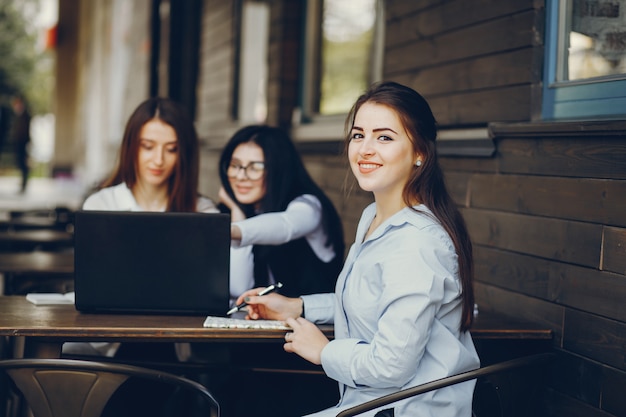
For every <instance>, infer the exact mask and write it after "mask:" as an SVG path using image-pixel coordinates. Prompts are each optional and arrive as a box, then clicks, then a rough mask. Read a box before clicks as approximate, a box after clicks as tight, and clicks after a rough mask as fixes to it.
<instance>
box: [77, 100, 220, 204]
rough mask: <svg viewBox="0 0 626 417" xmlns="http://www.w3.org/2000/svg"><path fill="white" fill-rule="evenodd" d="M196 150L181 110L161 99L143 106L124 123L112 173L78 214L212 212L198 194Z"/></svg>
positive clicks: (191, 130) (207, 201) (193, 133)
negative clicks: (117, 156) (81, 212)
mask: <svg viewBox="0 0 626 417" xmlns="http://www.w3.org/2000/svg"><path fill="white" fill-rule="evenodd" d="M198 147H199V146H198V137H197V135H196V130H195V128H194V126H193V122H192V121H191V119H190V117H189V116H188V114H187V112H186V111H185V109H184V108H182V106H181V105H179V104H178V103H176V102H174V101H173V100H171V99H168V98H161V97H155V98H151V99H148V100H146V101H144V102H143V103H141V104H140V105H139V106H138V107H137V109H136V110H135V111H134V112H133V114H132V115H131V116H130V118H129V120H128V122H127V124H126V129H125V131H124V138H123V140H122V144H121V147H120V154H119V158H118V165H117V168H116V169H115V171H114V173H113V175H111V177H110V178H109V179H107V180H106V181H105V182H104V183H103V184H102V186H101V187H100V188H101V189H100V190H99V191H98V192H96V193H95V194H93V195H91V196H89V197H88V198H87V200H86V201H85V203H84V205H83V209H85V210H129V211H177V212H193V211H197V212H217V209H216V207H215V205H214V204H213V202H212V201H211V200H210V199H208V198H206V197H202V196H199V195H198V172H199V150H198Z"/></svg>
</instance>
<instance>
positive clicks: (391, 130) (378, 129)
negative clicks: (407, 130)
mask: <svg viewBox="0 0 626 417" xmlns="http://www.w3.org/2000/svg"><path fill="white" fill-rule="evenodd" d="M352 129H356V130H359V131H361V132H362V131H363V128H362V127H359V126H352ZM387 130H388V131H390V132H393V133H395V134H396V135H397V134H398V132H396V131H395V130H393V129H392V128H390V127H379V128H376V129H374V130H373V132H384V131H387Z"/></svg>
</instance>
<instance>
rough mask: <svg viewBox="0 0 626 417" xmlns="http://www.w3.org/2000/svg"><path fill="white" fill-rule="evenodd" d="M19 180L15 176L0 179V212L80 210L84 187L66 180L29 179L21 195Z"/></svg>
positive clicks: (76, 182) (73, 181)
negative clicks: (51, 209)
mask: <svg viewBox="0 0 626 417" xmlns="http://www.w3.org/2000/svg"><path fill="white" fill-rule="evenodd" d="M19 189H20V179H19V177H15V176H3V177H0V211H8V210H30V209H42V208H54V207H59V206H64V207H68V208H70V209H72V210H76V209H78V208H80V206H81V205H82V201H83V198H84V195H85V187H84V186H82V185H81V184H80V183H79V182H78V181H76V180H73V179H67V178H58V179H57V178H55V179H52V178H31V179H30V180H29V181H28V185H27V187H26V191H25V192H24V193H23V194H21V193H19Z"/></svg>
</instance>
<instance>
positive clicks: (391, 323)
mask: <svg viewBox="0 0 626 417" xmlns="http://www.w3.org/2000/svg"><path fill="white" fill-rule="evenodd" d="M414 208H415V209H417V210H418V211H415V210H412V209H411V208H408V207H407V208H405V209H403V210H401V211H400V212H398V213H396V214H395V215H394V216H392V217H391V218H389V219H387V221H385V222H384V223H383V224H382V225H380V226H379V227H378V228H377V229H376V230H375V231H374V233H372V234H371V235H370V236H369V237H368V238H367V239H366V240H365V241H364V236H365V233H366V231H367V229H368V228H369V225H370V224H371V222H372V220H373V218H374V216H375V214H376V207H375V204H374V203H373V204H372V205H370V206H368V207H367V208H366V209H365V210H364V212H363V215H362V216H361V220H360V222H359V225H358V228H357V233H356V240H355V243H354V244H353V245H352V247H351V248H350V252H349V253H348V257H347V259H346V262H345V265H344V268H343V271H342V272H341V274H340V276H339V278H338V280H337V286H336V289H335V293H334V294H315V295H307V296H303V297H302V298H303V299H304V306H305V312H306V318H307V319H309V320H312V321H313V322H315V323H331V322H333V323H334V327H335V338H334V340H332V341H331V342H330V343H329V344H328V345H326V347H325V348H324V350H323V351H322V367H323V368H324V371H325V372H326V374H327V375H328V376H329V377H330V378H332V379H335V380H336V381H338V382H339V390H340V394H341V399H340V401H339V404H337V405H336V406H335V407H331V408H329V409H326V410H323V411H320V412H319V413H315V414H313V415H314V416H316V417H321V416H335V415H336V414H337V413H338V412H339V411H341V410H343V409H345V408H348V407H352V406H354V405H357V404H361V403H363V402H365V401H368V400H371V399H374V398H377V397H380V396H382V395H386V394H390V393H392V392H396V391H398V390H401V389H404V388H409V387H412V386H416V385H419V384H422V383H425V382H429V381H432V380H434V379H438V378H443V377H445V376H448V375H453V374H456V373H459V372H463V371H467V370H470V369H474V368H477V367H478V366H479V365H480V363H479V359H478V355H477V353H476V350H475V348H474V344H473V342H472V338H471V336H470V334H469V332H461V331H460V330H459V325H460V322H461V313H462V304H461V298H460V295H461V282H460V278H459V273H458V258H457V255H456V251H455V249H454V245H453V243H452V240H451V239H450V237H449V236H448V234H447V233H446V232H445V230H444V229H443V227H442V226H441V225H440V224H439V223H438V221H437V220H436V219H435V218H434V216H432V213H431V212H430V210H428V208H426V207H425V206H424V205H419V206H416V207H414ZM474 385H475V382H474V381H469V382H465V383H462V384H457V385H455V386H451V387H447V388H443V389H440V390H436V391H434V392H430V393H427V394H423V395H421V396H418V397H414V398H411V399H407V400H404V401H401V402H398V403H395V404H394V405H393V407H394V408H395V416H396V417H404V416H407V417H408V416H411V417H413V416H420V417H427V416H437V417H445V416H449V417H452V416H466V417H470V416H471V414H472V412H471V406H472V394H473V390H474ZM390 407H391V406H387V407H383V409H384V408H390ZM378 411H379V410H378ZM376 412H377V410H373V411H372V412H370V413H367V414H364V416H366V415H367V416H373V415H374V414H375V413H376Z"/></svg>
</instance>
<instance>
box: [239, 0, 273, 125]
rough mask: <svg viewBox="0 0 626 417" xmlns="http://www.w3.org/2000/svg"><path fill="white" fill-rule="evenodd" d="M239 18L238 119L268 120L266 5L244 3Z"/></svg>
mask: <svg viewBox="0 0 626 417" xmlns="http://www.w3.org/2000/svg"><path fill="white" fill-rule="evenodd" d="M241 20H242V24H241V65H240V72H239V99H238V103H239V109H238V118H239V120H240V122H241V123H242V124H247V123H263V122H265V121H266V119H267V70H268V69H267V48H268V42H269V22H270V11H269V6H268V5H267V4H266V3H260V2H245V3H244V4H243V12H242V19H241Z"/></svg>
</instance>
